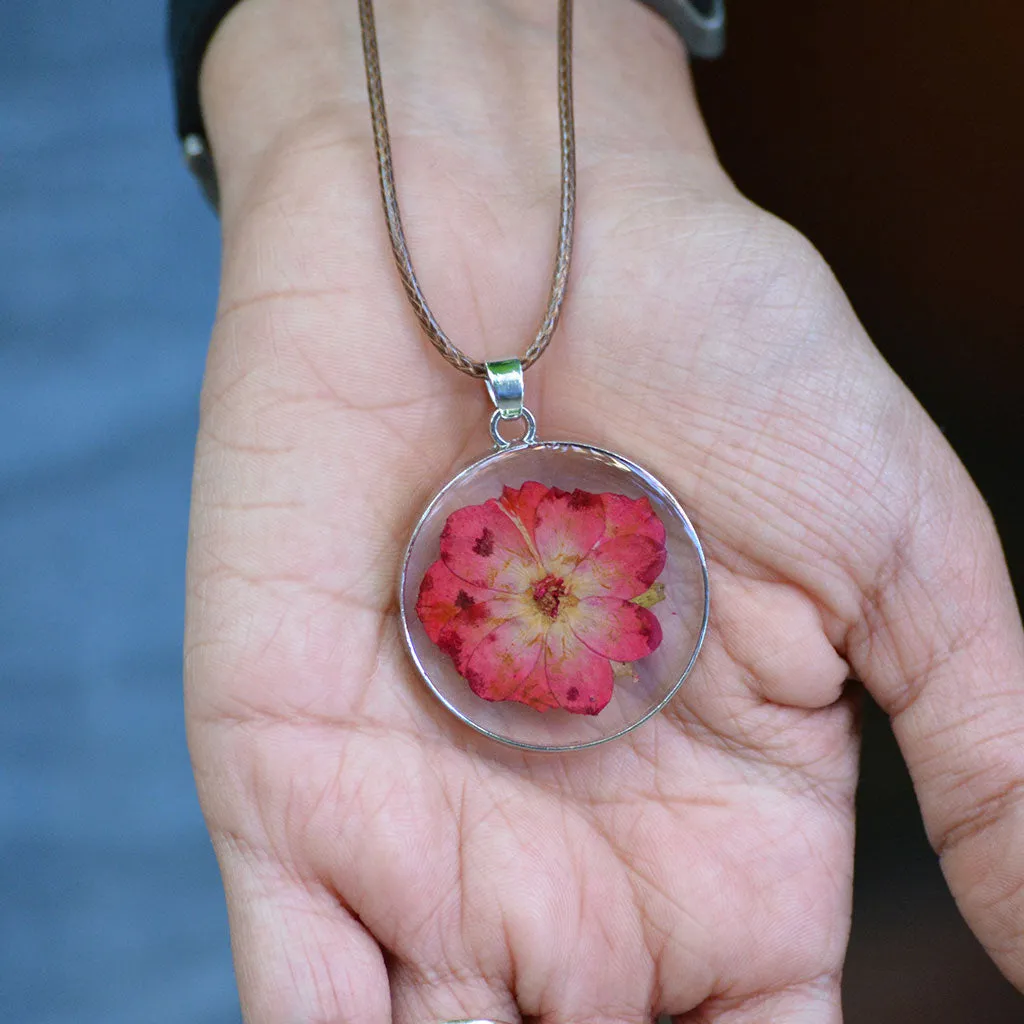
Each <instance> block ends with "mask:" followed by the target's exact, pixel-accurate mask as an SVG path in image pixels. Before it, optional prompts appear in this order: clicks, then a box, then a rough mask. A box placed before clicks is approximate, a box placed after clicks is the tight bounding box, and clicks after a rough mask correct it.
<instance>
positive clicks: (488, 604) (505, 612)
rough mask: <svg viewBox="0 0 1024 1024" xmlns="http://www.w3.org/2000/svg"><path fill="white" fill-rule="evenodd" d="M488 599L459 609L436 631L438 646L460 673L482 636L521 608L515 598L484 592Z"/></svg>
mask: <svg viewBox="0 0 1024 1024" xmlns="http://www.w3.org/2000/svg"><path fill="white" fill-rule="evenodd" d="M485 593H487V594H488V599H487V600H484V601H478V602H476V603H474V604H471V605H469V607H467V608H464V609H462V610H461V611H460V612H459V613H458V615H456V616H455V617H454V618H453V619H452V620H451V621H450V622H448V623H446V624H445V625H444V626H443V627H442V628H441V630H440V632H439V633H438V635H437V640H436V641H435V642H436V644H437V646H438V647H439V648H440V649H441V650H442V651H444V653H445V654H447V655H448V657H450V658H451V659H452V661H454V662H455V667H456V669H458V672H459V674H460V675H461V676H465V674H466V666H467V665H468V664H469V660H470V658H471V657H472V656H473V653H474V652H475V651H476V649H477V647H478V646H479V645H480V643H481V641H483V639H484V637H486V636H488V635H489V634H491V633H493V632H494V631H495V630H496V629H497V628H498V627H499V626H501V625H502V624H503V623H505V622H507V621H509V620H510V619H514V618H515V617H516V615H517V614H518V613H519V612H520V611H521V610H522V605H521V604H520V603H519V602H518V601H517V600H516V598H514V597H511V596H508V595H506V594H496V593H493V592H487V591H485Z"/></svg>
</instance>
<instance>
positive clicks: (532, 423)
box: [491, 405, 537, 451]
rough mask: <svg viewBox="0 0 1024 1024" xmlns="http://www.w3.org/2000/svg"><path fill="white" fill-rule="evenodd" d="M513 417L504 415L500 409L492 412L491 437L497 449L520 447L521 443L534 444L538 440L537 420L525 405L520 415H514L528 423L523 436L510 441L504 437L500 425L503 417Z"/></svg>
mask: <svg viewBox="0 0 1024 1024" xmlns="http://www.w3.org/2000/svg"><path fill="white" fill-rule="evenodd" d="M511 418H512V417H508V416H502V414H501V410H500V409H495V410H494V412H492V413H491V438H492V439H493V441H494V448H495V450H496V451H504V450H505V449H506V448H513V447H518V446H519V445H521V444H533V442H534V441H536V440H537V421H536V420H535V419H534V418H533V413H532V412H530V410H529V409H527V408H526V406H525V405H524V406H523V407H522V409H520V410H519V415H518V416H516V417H514V418H515V419H517V420H519V419H521V420H522V421H523V422H524V423H525V424H526V430H525V431H524V432H523V436H522V437H521V438H519V440H518V441H509V440H507V439H506V438H504V437H502V436H501V431H500V430H499V429H498V425H499V424H500V423H501V421H502V420H503V419H511Z"/></svg>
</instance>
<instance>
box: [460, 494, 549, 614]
mask: <svg viewBox="0 0 1024 1024" xmlns="http://www.w3.org/2000/svg"><path fill="white" fill-rule="evenodd" d="M441 558H442V559H443V561H444V564H445V565H447V566H448V568H449V569H451V571H452V572H453V573H455V575H456V576H458V577H459V578H460V579H463V580H465V581H466V582H467V583H471V584H473V585H474V586H477V587H485V588H487V589H488V590H501V591H505V592H506V593H512V594H515V593H522V592H523V591H525V590H526V589H527V588H528V587H529V586H530V583H531V581H532V580H533V579H535V578H536V575H537V572H538V569H539V566H538V565H537V559H536V558H535V557H534V555H533V552H532V551H531V550H530V543H529V541H528V540H527V538H526V537H525V536H524V535H523V532H522V531H521V530H520V529H519V528H518V527H517V526H516V524H515V523H514V522H513V521H512V520H511V519H510V518H509V517H508V515H507V514H506V513H505V512H503V511H502V509H501V506H500V505H499V504H498V502H497V501H495V500H494V499H493V498H491V499H490V500H489V501H487V502H485V503H484V504H483V505H467V506H466V507H465V508H460V509H457V510H456V511H454V512H453V513H452V514H451V515H450V516H449V517H448V521H447V522H446V523H445V524H444V529H443V530H442V531H441Z"/></svg>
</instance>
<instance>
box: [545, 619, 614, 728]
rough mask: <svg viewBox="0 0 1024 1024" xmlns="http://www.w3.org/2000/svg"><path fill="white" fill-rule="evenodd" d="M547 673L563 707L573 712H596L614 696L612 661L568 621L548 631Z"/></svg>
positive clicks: (551, 688)
mask: <svg viewBox="0 0 1024 1024" xmlns="http://www.w3.org/2000/svg"><path fill="white" fill-rule="evenodd" d="M544 674H545V676H546V677H547V684H548V688H549V689H550V690H551V693H552V694H553V695H554V697H555V700H557V701H558V704H559V706H560V707H563V708H565V710H566V711H571V712H572V713H573V714H577V715H596V714H597V713H598V712H599V711H601V710H602V709H603V708H604V707H605V705H606V704H607V703H608V701H610V700H611V698H612V685H613V683H614V673H613V671H612V665H611V662H610V661H609V660H608V659H607V658H602V657H601V656H600V655H597V654H594V652H593V651H591V650H590V649H589V648H588V647H587V646H586V645H584V644H583V643H581V642H580V641H579V640H578V639H577V638H576V636H575V634H574V633H573V632H572V630H571V629H570V628H569V627H568V625H567V624H566V623H564V622H556V623H555V624H554V625H553V626H552V627H551V629H549V630H548V635H547V639H546V641H545V657H544Z"/></svg>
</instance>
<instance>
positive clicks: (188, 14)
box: [167, 0, 725, 207]
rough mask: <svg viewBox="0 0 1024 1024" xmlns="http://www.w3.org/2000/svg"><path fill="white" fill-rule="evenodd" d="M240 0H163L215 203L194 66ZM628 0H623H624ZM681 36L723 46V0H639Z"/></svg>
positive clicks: (191, 150)
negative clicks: (166, 2)
mask: <svg viewBox="0 0 1024 1024" xmlns="http://www.w3.org/2000/svg"><path fill="white" fill-rule="evenodd" d="M239 2H240V0H168V6H167V45H168V49H169V50H170V56H171V69H172V72H173V75H174V103H175V111H176V117H177V129H178V138H179V139H180V140H181V146H182V152H183V154H184V157H185V162H186V163H187V164H188V167H189V170H191V171H192V173H193V174H194V175H195V176H196V178H197V179H198V180H199V183H200V184H201V185H202V187H203V191H204V192H205V193H206V196H207V198H208V199H209V200H210V202H211V203H212V204H213V206H214V207H216V206H217V177H216V174H215V173H214V167H213V158H212V157H211V155H210V147H209V145H208V144H207V141H206V127H205V125H204V124H203V111H202V108H201V107H200V104H199V69H200V67H201V66H202V63H203V56H204V55H205V54H206V47H207V46H208V45H209V42H210V39H211V38H212V37H213V33H214V32H216V31H217V26H218V25H219V24H220V23H221V22H222V21H223V20H224V17H225V16H226V15H227V13H228V11H230V10H231V9H232V8H233V7H234V6H235V4H237V3H239ZM623 2H628V0H623ZM641 2H642V3H645V4H646V5H647V6H648V7H650V8H651V9H652V10H655V11H657V12H658V13H659V14H660V15H661V16H662V17H663V18H665V20H666V21H668V23H669V24H670V25H671V26H672V27H673V28H674V29H675V30H676V31H677V32H678V33H679V34H680V35H681V36H682V38H683V42H685V43H686V48H687V50H688V52H689V53H690V56H692V57H701V58H704V59H713V58H715V57H718V56H720V55H721V53H722V50H723V49H724V48H725V0H641Z"/></svg>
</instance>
